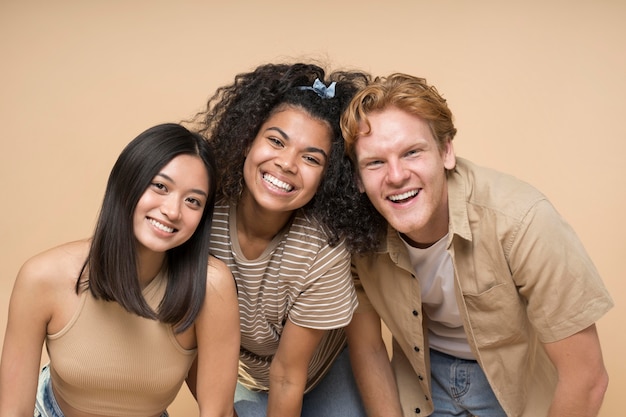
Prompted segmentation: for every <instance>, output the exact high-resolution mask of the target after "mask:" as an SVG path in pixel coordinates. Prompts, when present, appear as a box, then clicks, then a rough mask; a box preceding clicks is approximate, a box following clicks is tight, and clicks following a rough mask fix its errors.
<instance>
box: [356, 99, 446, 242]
mask: <svg viewBox="0 0 626 417" xmlns="http://www.w3.org/2000/svg"><path fill="white" fill-rule="evenodd" d="M368 119H369V122H370V124H371V132H370V133H369V134H368V135H364V136H360V137H359V138H358V140H357V142H356V144H355V152H356V159H357V165H358V172H359V177H360V181H361V187H362V191H364V192H365V193H366V194H367V196H368V197H369V199H370V201H371V202H372V204H373V205H374V207H376V209H377V210H378V211H379V212H380V213H381V214H382V215H383V216H384V217H385V218H386V219H387V221H388V222H389V223H390V224H391V225H392V226H393V227H394V228H395V229H396V230H398V231H399V232H400V233H403V234H405V235H407V236H408V237H409V238H410V239H411V240H413V241H414V242H416V243H418V244H430V243H433V242H436V241H437V240H439V239H440V238H442V237H443V236H444V235H445V234H446V233H447V231H448V188H447V182H446V169H452V168H454V166H455V165H456V157H455V155H454V150H453V148H452V143H451V142H450V141H448V143H447V144H446V147H445V149H444V150H443V151H442V150H440V148H439V147H438V146H437V142H436V141H435V138H434V137H433V135H432V132H431V130H430V127H429V125H428V123H427V122H426V121H424V120H423V119H421V118H419V117H417V116H414V115H412V114H409V113H407V112H405V111H402V110H400V109H397V108H393V107H392V108H387V109H384V110H382V111H379V112H375V113H372V114H369V115H368ZM361 128H363V129H364V128H365V126H361Z"/></svg>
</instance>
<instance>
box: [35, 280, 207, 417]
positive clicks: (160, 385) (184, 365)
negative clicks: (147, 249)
mask: <svg viewBox="0 0 626 417" xmlns="http://www.w3.org/2000/svg"><path fill="white" fill-rule="evenodd" d="M166 284H167V280H166V279H165V278H164V277H163V276H162V275H161V274H159V276H157V277H156V278H155V279H154V280H153V281H152V282H151V283H150V284H149V285H148V286H147V287H146V288H145V290H144V291H143V294H144V297H145V298H146V301H147V302H148V303H149V305H150V306H151V307H152V308H156V306H157V305H158V304H159V302H160V300H161V299H162V298H163V294H164V293H165V287H166ZM46 344H47V348H48V355H49V357H50V374H51V379H52V386H53V387H54V390H55V393H56V394H57V395H58V396H59V397H61V398H62V399H63V400H64V401H65V402H67V403H68V404H69V405H71V406H72V407H74V408H76V409H77V410H80V411H83V412H86V413H93V414H101V415H108V416H128V417H135V416H137V417H139V416H146V415H154V414H159V413H162V412H163V411H164V410H165V409H166V408H167V406H168V405H170V404H171V403H172V401H173V400H174V398H175V397H176V395H177V393H178V391H179V389H180V387H181V385H182V383H183V381H184V380H185V377H186V376H187V373H188V371H189V368H190V366H191V364H192V362H193V360H194V359H195V356H196V349H192V350H187V349H184V348H183V347H182V346H180V344H179V343H178V341H177V340H176V338H175V337H174V333H173V330H172V326H171V325H168V324H164V323H161V322H159V321H155V320H150V319H146V318H143V317H139V316H137V315H135V314H132V313H129V312H128V311H126V310H124V309H123V308H122V307H121V306H120V305H119V304H118V303H115V302H106V301H102V300H96V299H94V298H93V297H92V296H91V293H90V292H89V291H85V292H84V293H83V294H82V295H81V301H80V306H79V308H78V309H77V311H76V313H75V314H74V316H73V318H72V319H71V320H70V322H69V323H68V324H67V326H65V328H64V329H63V330H61V331H60V332H58V333H56V334H52V335H48V337H47V340H46Z"/></svg>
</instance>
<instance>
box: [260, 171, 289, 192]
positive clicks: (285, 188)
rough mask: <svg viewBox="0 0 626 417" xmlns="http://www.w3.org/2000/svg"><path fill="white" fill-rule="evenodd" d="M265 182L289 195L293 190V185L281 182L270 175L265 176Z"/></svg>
mask: <svg viewBox="0 0 626 417" xmlns="http://www.w3.org/2000/svg"><path fill="white" fill-rule="evenodd" d="M263 181H265V182H267V183H269V184H271V185H273V186H274V187H276V188H279V189H280V190H282V191H285V192H287V193H288V192H290V191H292V190H293V185H291V184H287V183H286V182H284V181H281V180H279V179H278V178H276V177H274V176H273V175H271V174H268V173H265V174H263Z"/></svg>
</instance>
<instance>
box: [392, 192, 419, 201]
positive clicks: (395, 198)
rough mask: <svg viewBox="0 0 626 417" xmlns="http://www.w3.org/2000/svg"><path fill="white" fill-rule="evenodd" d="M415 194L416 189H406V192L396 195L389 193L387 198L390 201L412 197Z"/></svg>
mask: <svg viewBox="0 0 626 417" xmlns="http://www.w3.org/2000/svg"><path fill="white" fill-rule="evenodd" d="M416 195H417V190H411V191H407V192H406V193H402V194H398V195H390V196H389V199H390V200H391V201H402V200H406V199H407V198H410V197H413V196H416Z"/></svg>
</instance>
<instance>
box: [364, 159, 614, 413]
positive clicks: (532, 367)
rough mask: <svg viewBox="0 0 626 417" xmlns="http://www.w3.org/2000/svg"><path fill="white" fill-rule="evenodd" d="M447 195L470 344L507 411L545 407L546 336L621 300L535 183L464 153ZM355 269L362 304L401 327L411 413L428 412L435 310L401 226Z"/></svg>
mask: <svg viewBox="0 0 626 417" xmlns="http://www.w3.org/2000/svg"><path fill="white" fill-rule="evenodd" d="M448 201H449V212H450V226H449V234H448V250H449V252H450V254H451V256H452V260H453V264H454V270H455V289H456V298H457V302H458V304H459V310H460V313H461V316H462V318H463V325H464V328H465V333H466V335H467V339H468V342H469V344H470V347H471V349H472V352H473V353H474V355H475V356H476V359H477V360H478V362H479V363H480V365H481V367H482V368H483V370H484V372H485V374H486V376H487V378H488V380H489V383H490V384H491V387H492V389H493V391H494V393H495V395H496V397H497V398H498V400H499V402H500V404H501V405H502V407H503V408H504V410H505V411H506V413H507V415H508V416H510V417H513V416H524V417H538V416H542V415H546V414H547V410H548V408H549V405H550V402H551V400H552V396H553V394H554V389H555V385H556V370H555V368H554V366H553V365H552V363H551V362H550V360H549V359H548V357H547V355H546V353H545V351H544V349H543V347H542V344H543V343H549V342H554V341H558V340H561V339H564V338H566V337H568V336H571V335H573V334H575V333H577V332H578V331H580V330H583V329H585V328H586V327H588V326H590V325H592V324H593V323H595V322H596V321H597V320H598V319H599V318H600V317H601V316H602V315H604V314H605V313H606V312H607V311H608V310H609V309H610V308H611V307H612V306H613V301H612V300H611V297H610V296H609V294H608V292H607V290H606V288H605V286H604V285H603V283H602V280H601V278H600V276H599V274H598V272H597V270H596V268H595V267H594V265H593V263H592V261H591V259H590V258H589V256H588V255H587V253H586V251H585V249H584V248H583V245H582V244H581V242H580V240H579V239H578V237H577V236H576V234H575V232H574V231H573V230H572V228H571V227H570V226H569V225H568V224H567V223H566V222H565V221H564V220H563V218H562V217H561V216H560V215H559V214H558V213H557V211H556V210H555V208H554V207H553V206H552V205H551V204H550V202H549V201H548V200H547V199H546V197H545V196H544V195H543V194H541V193H540V192H539V191H537V190H536V189H535V188H533V187H532V186H530V185H528V184H527V183H525V182H523V181H520V180H518V179H516V178H514V177H511V176H509V175H505V174H502V173H499V172H496V171H493V170H489V169H485V168H481V167H478V166H476V165H474V164H472V163H470V162H469V161H467V160H464V159H462V158H457V166H456V168H455V169H454V170H453V171H451V172H449V174H448ZM353 274H354V278H355V284H356V287H357V294H358V296H359V309H358V310H357V312H358V311H367V310H369V309H375V310H376V311H377V313H378V314H379V315H380V317H381V318H382V320H383V321H384V323H385V324H386V326H387V327H388V328H389V329H390V331H391V333H392V334H393V336H394V337H393V358H392V366H393V368H394V371H395V375H396V380H397V383H398V387H399V392H400V400H401V402H402V407H403V410H404V415H405V416H407V417H408V416H420V415H429V414H430V413H432V410H433V405H432V401H431V399H430V378H429V374H430V371H429V361H428V341H427V337H426V335H427V332H426V327H427V318H425V317H423V315H422V308H421V291H420V280H419V277H416V276H415V272H414V270H413V269H412V267H411V263H410V260H409V256H408V253H407V250H406V247H405V246H404V244H403V243H402V241H401V239H400V237H399V236H398V233H397V232H396V231H395V230H393V229H391V228H390V229H389V231H388V233H387V240H386V242H384V244H382V245H381V247H380V249H379V251H378V252H377V253H374V254H369V255H366V256H354V257H353Z"/></svg>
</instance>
